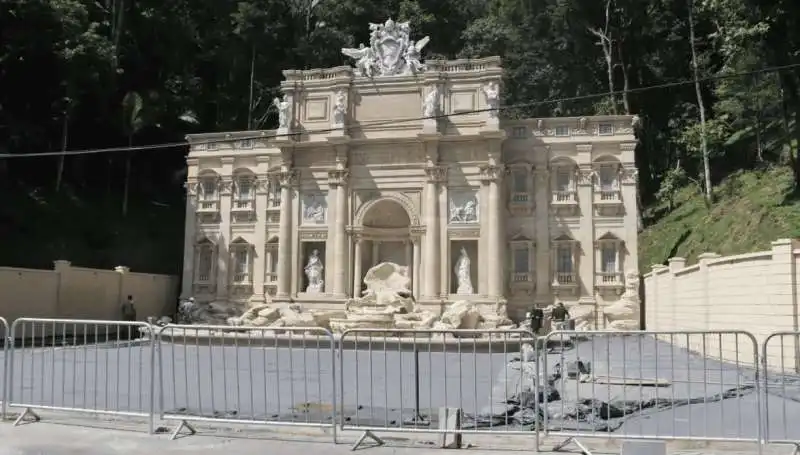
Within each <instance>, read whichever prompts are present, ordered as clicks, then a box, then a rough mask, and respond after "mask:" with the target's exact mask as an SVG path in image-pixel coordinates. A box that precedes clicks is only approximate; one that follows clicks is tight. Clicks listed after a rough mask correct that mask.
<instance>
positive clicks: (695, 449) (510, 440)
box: [0, 413, 792, 455]
mask: <svg viewBox="0 0 800 455" xmlns="http://www.w3.org/2000/svg"><path fill="white" fill-rule="evenodd" d="M41 415H42V418H43V419H42V421H41V422H36V423H28V424H23V425H20V426H18V427H14V426H13V425H12V423H11V421H8V422H5V423H2V424H0V455H50V454H52V455H118V454H119V455H122V454H136V455H142V454H149V453H152V454H156V453H157V454H159V455H160V454H165V455H170V454H198V455H200V454H219V453H223V452H225V453H229V454H231V455H234V454H235V455H251V454H252V455H256V454H258V455H263V454H265V453H267V454H280V455H283V454H287V455H291V454H298V455H301V454H302V455H305V454H308V453H322V452H324V453H325V454H326V455H340V454H341V455H344V454H347V453H353V452H351V450H350V449H351V445H352V443H353V442H354V441H355V439H356V438H357V437H358V436H359V434H358V433H345V434H340V435H339V437H338V440H339V443H338V444H334V443H333V438H332V436H331V435H330V434H326V433H324V432H323V431H320V430H303V429H299V428H298V429H287V428H275V427H270V428H267V427H239V428H236V429H234V428H224V429H221V428H217V429H211V428H210V427H198V428H197V429H198V434H197V435H194V436H182V437H179V438H178V439H176V440H174V441H170V440H169V432H168V431H163V430H169V429H167V428H163V429H162V432H161V433H160V434H156V435H148V434H147V433H146V432H145V426H144V425H143V423H136V422H130V421H108V420H98V419H93V418H91V417H89V418H87V417H81V416H74V415H69V416H67V415H63V414H55V413H52V414H41ZM382 436H383V435H382ZM398 436H399V437H386V438H385V442H386V445H385V446H382V447H375V446H371V445H369V443H365V445H364V446H363V447H362V448H360V449H358V450H357V451H356V453H358V452H361V453H364V454H365V455H432V454H446V453H448V452H447V451H446V450H447V449H440V448H438V447H437V443H436V436H435V435H420V436H419V437H417V438H414V439H406V438H405V436H407V435H398ZM560 441H561V439H557V438H550V439H543V440H542V442H541V453H553V452H552V448H553V446H554V445H555V444H557V443H558V442H560ZM582 442H583V443H584V444H585V445H586V446H587V447H588V448H589V449H590V450H591V452H592V453H595V454H610V453H620V444H619V442H618V441H603V440H584V441H582ZM464 444H465V446H466V450H468V452H469V453H471V454H475V455H480V454H490V453H492V454H497V453H501V452H526V453H531V452H534V451H535V443H534V438H533V436H499V435H498V436H493V435H492V436H483V435H465V436H464ZM564 450H565V451H568V452H572V453H580V450H579V449H578V448H577V447H576V446H574V445H571V446H568V447H565V449H564ZM667 450H668V453H670V454H679V455H689V454H692V455H693V454H725V455H740V454H742V455H743V454H756V453H757V447H756V445H755V444H752V443H743V444H734V443H691V442H670V443H668V445H667ZM791 450H792V447H791V446H767V447H765V450H764V454H766V455H772V454H775V455H778V454H786V455H789V453H790V451H791ZM562 453H563V452H562Z"/></svg>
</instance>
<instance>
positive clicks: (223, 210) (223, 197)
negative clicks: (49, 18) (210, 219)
mask: <svg viewBox="0 0 800 455" xmlns="http://www.w3.org/2000/svg"><path fill="white" fill-rule="evenodd" d="M232 186H233V182H232V181H231V180H230V177H223V180H221V181H220V183H219V218H220V221H219V232H220V236H219V244H218V245H217V248H218V249H217V298H216V299H217V300H218V301H219V300H222V301H224V300H227V299H228V284H229V283H228V282H229V281H230V275H229V274H228V264H229V263H230V260H231V251H230V244H231V239H230V236H231V189H232Z"/></svg>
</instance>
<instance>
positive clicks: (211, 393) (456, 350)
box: [0, 317, 800, 453]
mask: <svg viewBox="0 0 800 455" xmlns="http://www.w3.org/2000/svg"><path fill="white" fill-rule="evenodd" d="M155 329H156V328H154V327H152V326H150V325H149V324H146V323H139V322H119V321H96V320H66V319H38V318H22V319H18V320H16V321H15V322H14V323H13V324H12V325H11V326H10V327H9V326H8V323H7V322H6V320H5V319H3V318H1V317H0V330H3V331H4V334H5V335H6V336H4V340H3V347H2V353H3V360H2V368H3V371H2V372H0V373H2V374H0V381H2V389H1V390H0V398H2V414H3V417H5V416H6V413H7V408H19V409H23V412H22V413H21V415H20V416H19V417H18V418H17V419H16V421H15V425H16V424H19V423H21V422H22V421H23V420H26V419H32V420H36V421H38V420H39V416H38V415H37V413H36V411H37V410H54V411H67V412H80V413H89V414H96V415H108V416H128V417H142V418H147V419H148V423H149V429H150V431H151V432H153V430H154V427H155V418H156V417H160V418H161V419H163V420H166V421H173V422H176V427H175V429H174V431H173V434H172V438H174V437H176V436H177V435H178V433H179V432H180V431H181V430H183V429H185V430H188V431H189V432H190V433H195V432H196V430H195V428H194V426H193V425H195V424H196V422H206V423H210V424H212V425H218V424H222V423H225V424H268V425H296V426H305V427H316V428H323V429H330V431H331V433H332V435H333V438H334V441H335V440H336V434H337V431H338V430H339V429H341V430H356V431H361V432H362V434H361V437H360V438H359V440H358V441H357V442H356V444H355V445H354V448H355V447H358V446H359V445H360V444H361V443H362V442H363V441H364V440H365V439H366V438H372V439H374V440H375V441H376V442H378V443H382V442H383V441H382V440H381V439H380V438H379V437H378V436H377V435H376V434H375V433H379V432H410V433H437V434H442V435H447V434H450V435H454V436H456V437H457V438H460V436H461V435H463V434H523V435H529V436H531V437H532V438H534V440H535V443H536V446H537V447H539V438H540V436H542V435H543V436H555V437H563V438H565V440H564V441H563V443H561V444H559V445H558V446H557V447H556V450H558V449H560V448H562V447H564V446H565V445H567V444H569V443H575V444H576V445H578V446H579V447H581V449H582V450H583V451H584V452H587V453H588V452H589V451H588V450H587V449H586V447H585V446H584V445H583V444H582V442H581V439H583V438H603V439H652V440H700V441H733V442H752V443H756V444H757V445H758V451H759V453H760V452H761V451H762V448H763V444H765V443H786V444H793V445H795V448H796V451H800V427H798V426H797V425H795V423H796V422H797V421H798V418H800V332H776V333H773V334H771V335H769V336H768V337H767V338H766V339H765V341H764V342H763V344H762V345H761V346H759V345H758V343H757V342H756V340H755V338H754V336H753V335H751V334H750V333H748V332H742V331H697V332H647V331H644V332H639V331H631V332H575V331H559V332H552V333H550V334H549V335H547V336H546V337H544V338H543V339H540V340H538V342H533V341H532V339H533V338H534V336H533V334H532V333H530V332H528V331H525V330H392V329H355V330H349V331H346V332H345V333H343V334H342V335H341V337H340V338H339V339H338V340H337V339H335V338H334V336H333V335H332V334H331V333H330V332H329V331H327V330H324V329H320V328H280V329H274V328H258V327H230V326H196V325H191V326H179V325H169V326H166V327H162V328H157V333H156V331H155ZM276 330H277V331H278V333H276V332H275V331H276ZM15 341H16V345H15ZM528 343H530V344H528ZM526 344H527V346H526ZM337 346H338V347H337ZM337 354H338V356H339V361H338V362H336V360H335V359H336V356H337ZM718 359H725V360H718ZM336 370H338V371H336ZM156 387H158V390H156ZM762 392H763V394H762ZM156 394H157V395H156Z"/></svg>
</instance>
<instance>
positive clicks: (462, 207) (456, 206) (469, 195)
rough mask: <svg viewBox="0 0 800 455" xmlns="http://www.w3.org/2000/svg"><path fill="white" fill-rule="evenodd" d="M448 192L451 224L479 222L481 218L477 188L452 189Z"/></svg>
mask: <svg viewBox="0 0 800 455" xmlns="http://www.w3.org/2000/svg"><path fill="white" fill-rule="evenodd" d="M448 194H449V196H450V201H449V210H450V212H449V214H448V220H449V222H450V224H464V223H477V222H478V221H479V220H480V204H478V191H477V190H476V189H451V190H450V191H448Z"/></svg>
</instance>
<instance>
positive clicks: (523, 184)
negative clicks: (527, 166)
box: [512, 169, 528, 193]
mask: <svg viewBox="0 0 800 455" xmlns="http://www.w3.org/2000/svg"><path fill="white" fill-rule="evenodd" d="M512 176H513V182H512V184H513V188H514V192H515V193H527V192H528V173H527V172H525V170H524V169H514V171H513V173H512Z"/></svg>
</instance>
